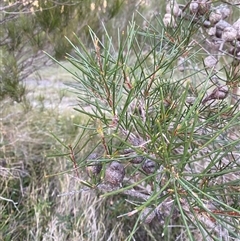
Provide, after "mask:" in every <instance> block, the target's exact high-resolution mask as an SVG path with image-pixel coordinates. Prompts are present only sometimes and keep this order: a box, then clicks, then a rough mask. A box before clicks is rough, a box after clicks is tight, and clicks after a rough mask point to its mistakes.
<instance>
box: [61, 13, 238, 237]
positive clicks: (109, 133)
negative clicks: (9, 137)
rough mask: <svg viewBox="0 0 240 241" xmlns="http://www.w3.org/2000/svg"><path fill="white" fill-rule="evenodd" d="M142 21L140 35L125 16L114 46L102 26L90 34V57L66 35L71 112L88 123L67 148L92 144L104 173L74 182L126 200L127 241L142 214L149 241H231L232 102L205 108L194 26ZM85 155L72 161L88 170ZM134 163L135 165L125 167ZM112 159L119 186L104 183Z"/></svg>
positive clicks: (234, 211) (208, 75)
mask: <svg viewBox="0 0 240 241" xmlns="http://www.w3.org/2000/svg"><path fill="white" fill-rule="evenodd" d="M145 20H146V21H147V28H145V29H143V28H141V27H140V26H136V24H135V22H134V20H133V21H132V22H131V23H130V24H129V26H128V28H127V31H124V32H120V31H119V32H118V33H117V39H118V42H117V46H116V45H115V43H113V40H112V36H111V35H110V34H109V33H108V31H107V30H106V32H105V38H104V40H103V41H102V40H101V39H100V38H98V36H97V35H96V34H95V32H94V31H93V30H92V29H90V30H89V32H90V35H91V39H92V43H93V46H94V50H92V51H90V50H89V49H88V48H87V47H86V45H85V44H84V42H83V41H81V40H80V39H79V38H78V37H77V36H76V39H77V41H78V43H77V45H76V44H74V43H72V42H71V40H69V39H68V42H69V43H70V44H71V45H72V47H73V49H74V54H68V55H67V59H68V61H69V62H70V63H71V64H72V65H73V66H74V67H76V68H77V69H78V71H74V72H73V71H71V70H69V69H68V68H65V69H66V70H67V71H68V72H69V73H71V74H72V76H73V77H74V78H75V80H76V84H74V85H72V87H73V88H74V89H75V91H76V93H77V94H78V100H79V107H78V108H75V110H76V111H77V112H79V113H81V114H84V115H87V116H88V117H89V120H90V121H89V122H88V123H87V124H86V126H81V127H80V128H81V129H82V131H83V133H86V132H87V131H88V130H91V132H89V139H88V140H86V142H84V141H83V140H82V139H81V137H82V136H80V137H79V138H78V140H77V142H75V144H74V145H73V152H75V153H79V152H80V151H82V150H84V146H85V145H86V144H87V143H89V140H91V139H94V140H95V141H96V142H94V143H95V145H94V146H93V147H92V151H90V152H89V154H90V153H91V152H94V153H95V152H96V153H97V155H98V158H97V159H96V160H95V161H96V162H98V163H101V164H102V165H103V167H104V168H103V171H102V172H101V174H100V175H101V177H102V179H101V181H100V183H98V185H95V184H94V183H91V180H90V181H89V182H83V184H86V185H87V186H88V187H93V188H95V189H97V190H99V191H100V192H103V195H102V196H103V197H109V196H113V195H120V194H124V195H128V196H129V197H128V200H129V202H130V204H131V205H129V206H131V210H132V211H127V213H122V214H121V217H122V216H132V215H134V214H136V213H139V216H140V218H137V221H136V223H135V225H134V224H133V225H132V226H131V229H132V231H131V232H130V234H129V236H128V238H127V239H126V240H134V239H135V237H136V235H138V231H139V230H138V229H139V228H140V227H142V225H143V223H144V222H146V220H147V216H146V214H145V216H144V211H146V210H149V211H148V214H149V215H150V213H151V212H153V213H154V219H155V224H156V226H158V229H154V228H152V229H151V228H150V230H149V229H147V228H146V229H145V230H147V231H148V232H150V234H151V235H150V236H151V237H152V238H153V240H154V239H156V240H159V238H162V239H164V240H175V239H177V237H180V236H181V237H182V238H183V239H184V240H196V239H197V237H200V239H201V240H219V239H221V237H220V235H221V233H224V235H225V236H227V237H228V238H229V239H230V240H235V239H239V238H240V233H239V228H238V227H239V216H240V212H239V206H238V205H239V204H238V197H237V196H238V192H236V188H238V184H237V183H238V175H239V171H240V168H239V154H238V152H239V151H238V150H239V147H240V140H239V138H238V136H239V121H240V113H239V111H238V103H236V104H235V105H230V104H229V102H228V101H227V99H226V98H223V99H221V100H220V98H219V99H213V100H212V102H211V103H209V102H207V104H205V103H204V102H205V99H206V98H207V97H206V92H207V91H211V88H212V87H213V83H212V79H213V77H214V76H215V73H214V72H213V71H212V70H210V71H206V69H205V66H204V65H202V53H203V51H204V48H202V46H201V45H199V44H197V45H194V44H193V43H192V37H193V36H194V34H195V33H196V31H197V29H198V28H199V23H194V21H191V19H190V21H184V20H183V19H181V20H180V23H178V25H177V27H176V28H171V27H165V26H164V25H163V22H162V19H161V17H153V18H152V19H151V20H148V19H145ZM200 24H201V23H200ZM200 44H201V43H200ZM199 46H200V47H199ZM182 56H184V57H185V62H184V64H187V63H188V65H189V66H190V67H191V68H189V69H188V70H187V71H185V72H184V74H182V73H181V72H179V71H178V67H179V66H178V62H177V60H178V59H179V57H182ZM58 63H59V62H58ZM189 63H190V64H189ZM59 64H60V65H61V63H59ZM197 66H198V68H196V67H197ZM63 67H64V66H63ZM199 67H201V68H199ZM223 81H224V84H225V85H227V84H228V82H227V81H226V80H223ZM190 100H193V101H190ZM235 134H236V136H237V137H236V136H234V135H235ZM97 140H98V141H97ZM63 145H64V144H63ZM127 150H128V151H129V150H130V155H129V152H128V153H127ZM126 153H127V154H126ZM73 154H74V153H72V154H71V155H73ZM89 154H88V155H89ZM88 155H86V158H84V159H82V160H81V161H78V165H80V166H81V167H87V166H89V165H92V164H91V161H92V160H90V159H91V158H90V159H89V160H87V156H88ZM135 158H142V161H140V163H139V162H138V163H134V160H135ZM113 161H118V163H120V164H123V165H124V167H125V173H126V174H125V179H124V180H123V183H122V186H121V185H113V184H109V183H110V181H109V180H107V179H106V178H107V176H106V175H105V177H104V174H106V172H105V171H104V170H106V171H107V170H108V168H109V167H110V166H109V163H112V162H113ZM149 163H150V164H151V165H149ZM120 164H119V165H120ZM136 179H137V180H136ZM138 190H142V192H143V193H144V194H143V193H141V191H138ZM136 193H138V195H137V194H136ZM115 208H116V210H119V208H118V207H117V206H116V207H115ZM151 221H152V220H151ZM179 227H181V228H179Z"/></svg>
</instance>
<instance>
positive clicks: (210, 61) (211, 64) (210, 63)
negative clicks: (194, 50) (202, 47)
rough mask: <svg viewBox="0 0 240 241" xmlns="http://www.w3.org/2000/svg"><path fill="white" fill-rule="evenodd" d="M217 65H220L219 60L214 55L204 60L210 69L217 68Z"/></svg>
mask: <svg viewBox="0 0 240 241" xmlns="http://www.w3.org/2000/svg"><path fill="white" fill-rule="evenodd" d="M217 63H218V60H217V59H216V58H215V57H214V56H212V55H210V56H208V57H206V58H205V59H204V65H205V66H206V67H207V68H209V69H210V68H214V67H216V65H217Z"/></svg>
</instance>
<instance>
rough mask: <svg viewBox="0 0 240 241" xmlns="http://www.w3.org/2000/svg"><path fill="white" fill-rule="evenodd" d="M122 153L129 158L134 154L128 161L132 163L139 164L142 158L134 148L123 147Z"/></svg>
mask: <svg viewBox="0 0 240 241" xmlns="http://www.w3.org/2000/svg"><path fill="white" fill-rule="evenodd" d="M123 154H124V155H125V157H130V158H131V156H135V157H132V158H131V160H130V162H131V163H133V164H140V163H141V162H143V160H144V157H143V156H138V155H137V153H136V152H135V151H134V150H132V149H131V148H129V149H125V150H124V151H123Z"/></svg>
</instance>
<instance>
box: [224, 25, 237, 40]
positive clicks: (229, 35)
mask: <svg viewBox="0 0 240 241" xmlns="http://www.w3.org/2000/svg"><path fill="white" fill-rule="evenodd" d="M236 38H237V30H236V29H235V28H233V27H226V28H224V30H223V32H222V40H223V41H226V42H231V41H233V40H235V39H236Z"/></svg>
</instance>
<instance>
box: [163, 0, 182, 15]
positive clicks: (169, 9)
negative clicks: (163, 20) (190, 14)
mask: <svg viewBox="0 0 240 241" xmlns="http://www.w3.org/2000/svg"><path fill="white" fill-rule="evenodd" d="M179 10H180V8H179V5H178V3H177V2H176V1H175V0H170V1H169V2H168V3H167V5H166V13H170V14H173V15H174V16H176V17H178V16H179Z"/></svg>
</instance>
